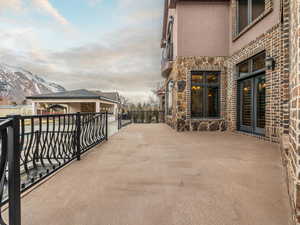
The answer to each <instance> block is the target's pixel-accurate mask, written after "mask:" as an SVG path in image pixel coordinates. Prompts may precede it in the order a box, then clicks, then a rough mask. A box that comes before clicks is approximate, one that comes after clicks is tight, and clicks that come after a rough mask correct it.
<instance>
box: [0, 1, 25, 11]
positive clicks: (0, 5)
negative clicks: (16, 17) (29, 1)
mask: <svg viewBox="0 0 300 225" xmlns="http://www.w3.org/2000/svg"><path fill="white" fill-rule="evenodd" d="M6 9H12V10H15V11H20V10H21V9H22V1H21V0H0V12H1V11H3V10H6Z"/></svg>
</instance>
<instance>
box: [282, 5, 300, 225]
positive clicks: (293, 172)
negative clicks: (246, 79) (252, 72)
mask: <svg viewBox="0 0 300 225" xmlns="http://www.w3.org/2000/svg"><path fill="white" fill-rule="evenodd" d="M299 21H300V2H299V0H291V1H290V124H289V141H288V146H287V148H284V149H283V150H284V152H283V153H284V154H283V155H284V160H285V162H286V165H287V174H288V184H289V185H288V188H289V195H290V197H291V200H292V201H291V202H292V206H293V209H294V210H295V220H296V221H297V224H300V181H299V178H300V173H299V171H300V170H299V169H300V166H299V149H300V98H299V96H300V69H299V59H300V22H299Z"/></svg>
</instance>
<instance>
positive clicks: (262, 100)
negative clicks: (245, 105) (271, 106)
mask: <svg viewBox="0 0 300 225" xmlns="http://www.w3.org/2000/svg"><path fill="white" fill-rule="evenodd" d="M256 79H257V81H256V117H257V118H256V127H258V128H265V126H266V115H265V114H266V81H265V77H264V76H260V77H258V78H256Z"/></svg>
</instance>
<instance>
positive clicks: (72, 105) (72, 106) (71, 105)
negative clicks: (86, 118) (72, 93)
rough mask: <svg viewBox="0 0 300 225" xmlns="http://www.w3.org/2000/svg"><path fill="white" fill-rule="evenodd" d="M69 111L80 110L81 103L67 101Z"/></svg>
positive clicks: (75, 111)
mask: <svg viewBox="0 0 300 225" xmlns="http://www.w3.org/2000/svg"><path fill="white" fill-rule="evenodd" d="M68 106H69V109H68V110H69V113H77V112H80V111H81V103H69V104H68Z"/></svg>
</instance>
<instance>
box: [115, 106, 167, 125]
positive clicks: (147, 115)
mask: <svg viewBox="0 0 300 225" xmlns="http://www.w3.org/2000/svg"><path fill="white" fill-rule="evenodd" d="M118 121H119V125H118V127H119V129H120V128H122V127H125V126H127V125H128V124H131V123H164V122H165V112H164V111H158V110H153V111H129V112H127V113H123V114H121V115H119V120H118Z"/></svg>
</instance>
